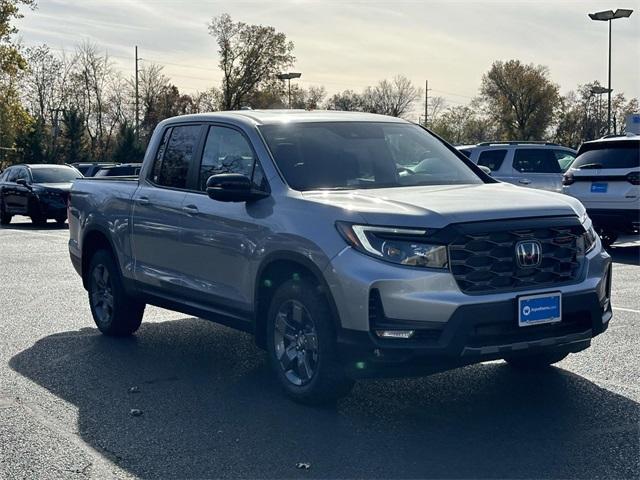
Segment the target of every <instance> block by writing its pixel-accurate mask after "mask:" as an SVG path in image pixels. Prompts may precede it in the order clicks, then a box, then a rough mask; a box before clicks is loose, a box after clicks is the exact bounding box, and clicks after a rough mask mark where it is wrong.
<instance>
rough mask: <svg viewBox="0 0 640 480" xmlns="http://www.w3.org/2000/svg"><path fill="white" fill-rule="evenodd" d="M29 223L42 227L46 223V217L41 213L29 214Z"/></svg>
mask: <svg viewBox="0 0 640 480" xmlns="http://www.w3.org/2000/svg"><path fill="white" fill-rule="evenodd" d="M31 223H33V224H34V225H36V226H38V227H42V226H44V225H46V224H47V219H46V217H43V216H42V215H31Z"/></svg>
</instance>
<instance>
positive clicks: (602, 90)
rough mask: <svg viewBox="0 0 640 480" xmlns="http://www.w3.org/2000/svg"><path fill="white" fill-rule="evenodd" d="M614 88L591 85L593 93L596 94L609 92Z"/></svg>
mask: <svg viewBox="0 0 640 480" xmlns="http://www.w3.org/2000/svg"><path fill="white" fill-rule="evenodd" d="M611 91H612V90H611V89H610V88H606V87H600V86H595V87H591V93H593V94H594V95H602V94H603V93H609V92H611Z"/></svg>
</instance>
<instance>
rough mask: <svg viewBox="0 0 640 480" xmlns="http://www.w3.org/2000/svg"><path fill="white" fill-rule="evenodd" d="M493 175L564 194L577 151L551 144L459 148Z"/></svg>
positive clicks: (491, 144) (495, 143) (490, 145)
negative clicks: (564, 179) (564, 183)
mask: <svg viewBox="0 0 640 480" xmlns="http://www.w3.org/2000/svg"><path fill="white" fill-rule="evenodd" d="M457 148H458V150H459V151H460V152H462V153H463V154H465V155H466V156H467V157H469V159H471V161H472V162H473V163H475V164H477V165H479V166H482V167H486V168H489V169H490V170H491V176H492V177H494V178H496V179H498V180H500V181H502V182H508V183H512V184H514V185H518V186H520V187H529V188H538V189H542V190H549V191H551V192H562V173H563V172H565V171H566V170H567V169H568V168H569V166H570V165H571V163H572V162H573V161H574V160H575V158H576V151H575V150H573V149H571V148H568V147H563V146H562V145H558V144H556V143H548V142H485V143H479V144H478V145H464V146H461V147H457Z"/></svg>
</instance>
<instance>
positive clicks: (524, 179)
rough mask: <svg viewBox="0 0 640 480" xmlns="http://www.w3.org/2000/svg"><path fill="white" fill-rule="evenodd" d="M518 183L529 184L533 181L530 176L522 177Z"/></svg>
mask: <svg viewBox="0 0 640 480" xmlns="http://www.w3.org/2000/svg"><path fill="white" fill-rule="evenodd" d="M518 183H521V184H522V185H529V184H530V183H531V180H529V179H528V178H521V179H520V180H518Z"/></svg>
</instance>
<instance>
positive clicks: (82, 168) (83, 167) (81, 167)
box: [70, 162, 118, 177]
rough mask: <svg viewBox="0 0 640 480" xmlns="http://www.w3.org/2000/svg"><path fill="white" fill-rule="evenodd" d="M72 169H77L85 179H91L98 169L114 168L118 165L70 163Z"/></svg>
mask: <svg viewBox="0 0 640 480" xmlns="http://www.w3.org/2000/svg"><path fill="white" fill-rule="evenodd" d="M70 165H71V166H72V167H75V168H76V169H78V171H79V172H80V173H82V175H84V176H85V177H93V176H94V175H95V174H96V173H98V171H100V169H102V168H105V167H114V166H116V165H118V164H117V163H107V162H79V163H71V164H70Z"/></svg>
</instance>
